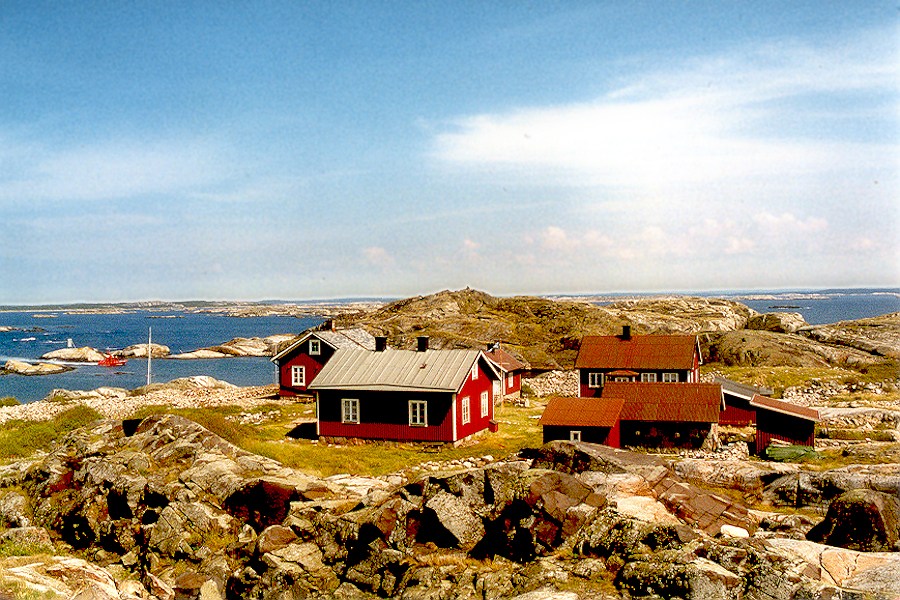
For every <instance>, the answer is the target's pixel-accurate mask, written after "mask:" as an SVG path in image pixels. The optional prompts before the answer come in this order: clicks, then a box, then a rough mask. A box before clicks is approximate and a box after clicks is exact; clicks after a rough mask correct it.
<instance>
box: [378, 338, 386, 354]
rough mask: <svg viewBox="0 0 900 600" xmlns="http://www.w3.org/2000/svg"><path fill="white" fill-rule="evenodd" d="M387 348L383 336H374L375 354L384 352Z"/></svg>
mask: <svg viewBox="0 0 900 600" xmlns="http://www.w3.org/2000/svg"><path fill="white" fill-rule="evenodd" d="M385 348H387V337H386V336H383V335H376V336H375V352H384V349H385Z"/></svg>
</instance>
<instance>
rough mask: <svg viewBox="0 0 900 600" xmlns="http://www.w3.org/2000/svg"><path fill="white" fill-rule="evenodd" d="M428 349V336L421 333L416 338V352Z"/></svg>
mask: <svg viewBox="0 0 900 600" xmlns="http://www.w3.org/2000/svg"><path fill="white" fill-rule="evenodd" d="M426 350H428V336H427V335H420V336H419V337H417V338H416V352H425V351H426Z"/></svg>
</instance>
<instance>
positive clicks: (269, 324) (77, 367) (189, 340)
mask: <svg viewBox="0 0 900 600" xmlns="http://www.w3.org/2000/svg"><path fill="white" fill-rule="evenodd" d="M679 293H681V292H679ZM685 294H687V295H694V296H705V297H715V298H726V299H729V300H735V301H737V302H741V303H742V304H745V305H747V306H749V307H750V308H752V309H754V310H756V311H758V312H761V313H766V312H798V313H800V314H802V315H803V317H804V319H805V320H806V322H807V323H810V324H811V325H822V324H828V323H836V322H838V321H847V320H853V319H862V318H867V317H874V316H878V315H883V314H888V313H894V312H900V288H879V289H869V288H866V289H852V290H847V289H845V290H772V291H758V290H750V291H741V292H735V291H723V292H700V293H691V294H688V293H685ZM656 295H657V294H654V296H656ZM636 296H637V295H625V294H622V295H618V294H617V295H613V296H611V297H609V301H615V300H616V299H622V298H624V297H632V298H633V297H636ZM324 320H325V319H324V317H290V316H258V317H234V316H228V315H226V314H223V313H215V312H195V311H171V312H161V311H149V310H128V311H121V312H115V313H85V312H78V311H71V310H67V309H66V308H65V307H62V308H58V309H56V310H27V311H24V310H15V311H12V310H10V311H0V328H2V327H4V326H5V327H13V328H16V330H14V331H0V365H3V364H5V363H6V361H8V360H10V359H16V360H22V361H26V362H38V359H39V358H40V357H41V356H42V355H43V354H45V353H47V352H50V351H52V350H57V349H60V348H65V347H66V346H67V345H68V344H69V343H70V342H69V340H71V344H72V345H74V346H75V347H79V348H81V347H84V346H89V347H91V348H96V349H98V350H100V351H111V350H118V349H122V348H125V347H127V346H131V345H134V344H145V343H147V340H148V337H149V336H150V335H151V330H152V339H153V343H156V344H162V345H164V346H168V347H169V349H170V350H171V352H172V354H179V353H183V352H190V351H192V350H198V349H200V348H207V347H210V346H216V345H219V344H222V343H224V342H227V341H229V340H232V339H234V338H237V337H242V338H252V337H268V336H270V335H276V334H299V333H301V332H303V331H305V330H307V329H309V328H310V327H314V326H316V325H318V324H320V323H322V322H323V321H324ZM71 366H73V367H74V369H73V370H72V371H68V372H66V373H60V374H57V375H41V376H23V375H15V374H8V375H0V398H6V397H13V398H15V399H17V400H18V401H19V402H21V403H23V404H24V403H27V402H34V401H35V400H40V399H42V398H45V397H47V396H48V395H49V394H50V393H51V392H52V391H53V390H54V389H67V390H93V389H96V388H99V387H117V388H124V389H134V388H138V387H140V386H142V385H145V384H146V383H147V360H146V359H135V358H132V359H128V362H127V363H126V364H125V365H123V366H121V367H100V366H97V365H95V364H80V363H71ZM193 375H209V376H210V377H214V378H215V379H219V380H222V381H227V382H229V383H232V384H235V385H239V386H251V385H267V384H272V383H277V381H278V373H277V370H276V366H275V364H274V363H272V362H271V361H270V359H269V358H267V357H229V358H218V359H194V360H179V359H153V360H152V361H151V369H150V377H151V381H152V382H154V383H165V382H168V381H171V380H173V379H177V378H181V377H190V376H193Z"/></svg>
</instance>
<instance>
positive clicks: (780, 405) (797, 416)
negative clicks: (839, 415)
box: [750, 394, 819, 455]
mask: <svg viewBox="0 0 900 600" xmlns="http://www.w3.org/2000/svg"><path fill="white" fill-rule="evenodd" d="M750 406H752V407H753V408H755V409H756V453H757V454H758V455H761V454H762V453H763V452H764V451H765V449H766V446H768V445H769V444H770V443H771V442H772V440H781V441H784V442H788V443H790V444H794V445H797V446H809V447H811V448H815V445H816V422H817V421H818V420H819V412H818V411H816V410H814V409H812V408H806V407H805V406H797V405H796V404H791V403H790V402H785V401H784V400H775V399H774V398H767V397H766V396H760V395H759V394H757V395H755V396H753V398H752V399H751V400H750Z"/></svg>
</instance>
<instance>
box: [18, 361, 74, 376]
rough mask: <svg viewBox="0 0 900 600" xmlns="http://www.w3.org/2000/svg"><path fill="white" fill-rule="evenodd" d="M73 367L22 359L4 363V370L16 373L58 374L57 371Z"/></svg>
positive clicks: (69, 369) (61, 371) (63, 371)
mask: <svg viewBox="0 0 900 600" xmlns="http://www.w3.org/2000/svg"><path fill="white" fill-rule="evenodd" d="M73 368H74V367H69V366H66V365H57V364H53V363H37V364H31V363H26V362H22V361H20V360H8V361H6V364H5V365H3V371H6V372H7V373H15V374H16V375H56V374H57V373H65V372H66V371H71V370H72V369H73Z"/></svg>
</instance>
